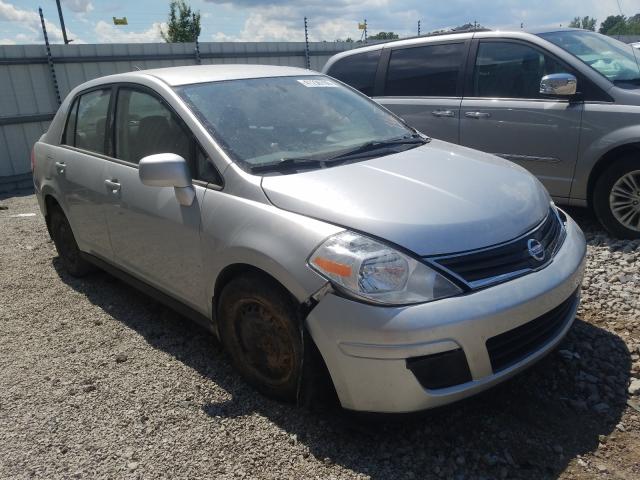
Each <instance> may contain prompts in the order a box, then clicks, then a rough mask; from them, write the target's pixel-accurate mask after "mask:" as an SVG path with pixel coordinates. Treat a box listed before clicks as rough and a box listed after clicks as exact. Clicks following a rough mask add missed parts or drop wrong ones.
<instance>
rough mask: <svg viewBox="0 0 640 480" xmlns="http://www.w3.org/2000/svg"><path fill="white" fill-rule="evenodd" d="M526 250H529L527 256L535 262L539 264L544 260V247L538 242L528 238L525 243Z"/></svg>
mask: <svg viewBox="0 0 640 480" xmlns="http://www.w3.org/2000/svg"><path fill="white" fill-rule="evenodd" d="M527 248H528V249H529V255H531V256H532V257H533V258H534V259H535V260H538V261H539V262H541V261H543V260H544V255H545V252H544V247H543V246H542V244H541V243H540V242H539V241H538V240H536V239H535V238H530V239H529V241H528V242H527Z"/></svg>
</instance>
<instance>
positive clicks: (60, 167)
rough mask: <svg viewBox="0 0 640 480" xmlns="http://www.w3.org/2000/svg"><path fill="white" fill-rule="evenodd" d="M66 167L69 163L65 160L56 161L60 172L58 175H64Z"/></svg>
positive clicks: (57, 170)
mask: <svg viewBox="0 0 640 480" xmlns="http://www.w3.org/2000/svg"><path fill="white" fill-rule="evenodd" d="M66 167H67V165H66V164H65V163H64V162H56V172H58V175H64V170H65V168H66Z"/></svg>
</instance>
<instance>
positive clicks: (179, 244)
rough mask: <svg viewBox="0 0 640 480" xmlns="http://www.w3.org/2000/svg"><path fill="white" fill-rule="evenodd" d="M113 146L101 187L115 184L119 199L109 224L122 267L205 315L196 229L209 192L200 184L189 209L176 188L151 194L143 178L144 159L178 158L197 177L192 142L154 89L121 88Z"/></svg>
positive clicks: (111, 210)
mask: <svg viewBox="0 0 640 480" xmlns="http://www.w3.org/2000/svg"><path fill="white" fill-rule="evenodd" d="M113 140H114V154H113V156H114V157H115V160H114V161H112V162H111V163H110V165H109V167H108V168H107V175H106V177H105V179H104V180H105V181H107V182H110V184H111V188H112V190H113V192H114V196H113V200H114V201H113V202H112V204H111V205H110V206H109V208H108V209H107V223H108V226H109V232H110V234H111V239H112V244H113V251H114V256H115V259H116V263H117V266H118V267H120V268H121V269H123V270H125V271H127V272H128V273H129V274H132V275H134V276H135V277H137V278H139V279H141V280H142V281H144V282H146V283H148V284H150V285H152V286H154V287H155V288H158V289H160V290H161V291H163V292H164V293H166V294H169V295H171V296H172V297H174V298H176V299H178V300H180V301H182V302H183V303H186V304H188V305H189V306H191V307H192V308H195V309H197V310H200V311H202V310H203V308H202V307H203V305H202V295H203V293H204V287H203V285H202V284H201V281H202V280H201V279H202V275H201V274H200V272H201V269H202V268H203V265H202V255H201V249H200V237H199V229H200V221H201V220H200V219H201V211H200V206H201V205H202V201H203V198H204V194H205V191H206V188H205V187H204V184H201V183H200V182H195V183H194V188H195V191H196V196H195V200H194V201H193V203H192V204H191V205H190V206H184V205H181V204H180V203H179V202H178V200H177V199H176V195H175V192H174V189H173V187H150V186H146V185H143V184H142V182H141V181H140V179H139V177H138V162H139V161H140V159H142V158H144V157H145V156H147V155H152V154H156V153H175V154H178V155H180V156H182V157H183V158H185V160H187V162H189V163H190V165H191V167H192V171H193V169H195V159H196V144H195V140H194V138H193V136H192V135H191V133H190V132H189V131H188V129H187V128H186V126H184V125H183V123H182V122H181V121H180V119H179V118H178V117H177V115H176V114H175V113H174V112H173V110H172V109H171V108H170V107H169V106H168V105H167V104H166V103H165V102H164V101H163V100H162V99H161V98H160V97H159V96H158V95H157V94H155V93H154V92H152V91H151V90H149V89H142V88H136V87H120V88H119V89H118V94H117V99H116V102H115V112H114V135H113ZM205 312H206V310H205ZM205 312H203V313H205Z"/></svg>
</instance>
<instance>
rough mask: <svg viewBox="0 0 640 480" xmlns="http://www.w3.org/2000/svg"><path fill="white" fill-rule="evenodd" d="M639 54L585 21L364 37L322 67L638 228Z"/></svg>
mask: <svg viewBox="0 0 640 480" xmlns="http://www.w3.org/2000/svg"><path fill="white" fill-rule="evenodd" d="M638 55H639V52H638V50H636V49H634V48H632V47H631V46H629V45H626V44H624V43H621V42H619V41H617V40H614V39H613V38H610V37H606V36H604V35H600V34H598V33H594V32H589V31H585V30H578V29H550V30H536V31H531V32H524V31H515V32H510V31H503V32H501V31H474V32H465V33H455V34H446V35H434V36H429V37H419V38H413V39H408V40H400V41H394V42H389V43H384V44H377V45H372V46H368V47H364V48H358V49H355V50H351V51H348V52H343V53H340V54H337V55H335V56H334V57H332V58H331V59H330V60H329V62H328V63H327V64H326V66H325V67H324V70H323V71H324V72H325V73H327V74H329V75H331V76H333V77H335V78H337V79H339V80H341V81H343V82H345V83H347V84H349V85H351V86H353V87H355V88H357V89H358V90H360V91H362V92H363V93H365V94H367V95H369V96H371V97H373V98H374V99H375V100H376V101H377V102H379V103H380V104H382V105H384V106H385V107H387V108H388V109H390V110H391V111H393V112H395V113H396V114H398V115H399V116H401V117H402V118H403V119H405V120H406V121H407V122H408V123H409V124H410V125H412V126H414V127H416V128H417V129H418V130H420V131H421V132H424V133H425V134H428V135H430V136H433V137H435V138H438V139H441V140H446V141H448V142H451V143H456V144H460V145H464V146H467V147H471V148H476V149H478V150H482V151H484V152H489V153H493V154H494V155H499V156H501V157H503V158H506V159H508V160H511V161H513V162H515V163H517V164H519V165H521V166H523V167H525V168H526V169H527V170H529V171H530V172H531V173H533V174H534V175H536V176H537V177H538V178H539V179H540V181H541V182H542V183H543V184H544V186H545V187H546V188H547V189H548V190H549V192H550V193H551V195H552V196H553V199H554V200H555V201H556V202H557V203H559V204H567V205H577V206H590V207H592V208H593V210H594V211H595V214H596V216H597V217H598V219H599V220H600V222H601V223H602V225H603V226H604V227H605V228H606V229H607V230H608V231H609V232H610V233H612V234H614V235H616V236H618V237H620V238H640V69H639V68H638V59H637V56H638Z"/></svg>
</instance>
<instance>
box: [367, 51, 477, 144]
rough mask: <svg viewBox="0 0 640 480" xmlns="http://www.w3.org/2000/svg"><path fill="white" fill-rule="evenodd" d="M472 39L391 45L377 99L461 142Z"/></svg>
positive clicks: (431, 131)
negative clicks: (465, 82) (466, 72)
mask: <svg viewBox="0 0 640 480" xmlns="http://www.w3.org/2000/svg"><path fill="white" fill-rule="evenodd" d="M469 44H470V42H469V41H466V40H459V41H455V42H452V41H450V42H438V43H429V44H426V45H418V46H414V45H412V46H403V47H389V48H388V49H386V54H385V55H384V56H383V61H385V60H384V59H386V58H388V63H386V70H385V72H384V73H383V75H384V87H383V90H382V92H381V95H379V96H376V97H374V100H376V101H377V102H379V103H380V104H382V105H384V106H385V107H387V108H388V109H389V110H391V111H392V112H394V113H395V114H397V115H398V116H400V117H402V118H403V119H404V120H405V121H406V122H407V123H408V124H409V125H411V126H412V127H415V128H416V129H418V130H419V131H421V132H423V133H425V134H427V135H429V136H431V137H434V138H438V139H440V140H445V141H447V142H452V143H458V141H459V135H458V121H459V114H460V102H461V101H462V86H463V85H462V81H463V78H464V72H463V70H464V65H465V60H466V56H467V52H468V48H469Z"/></svg>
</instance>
